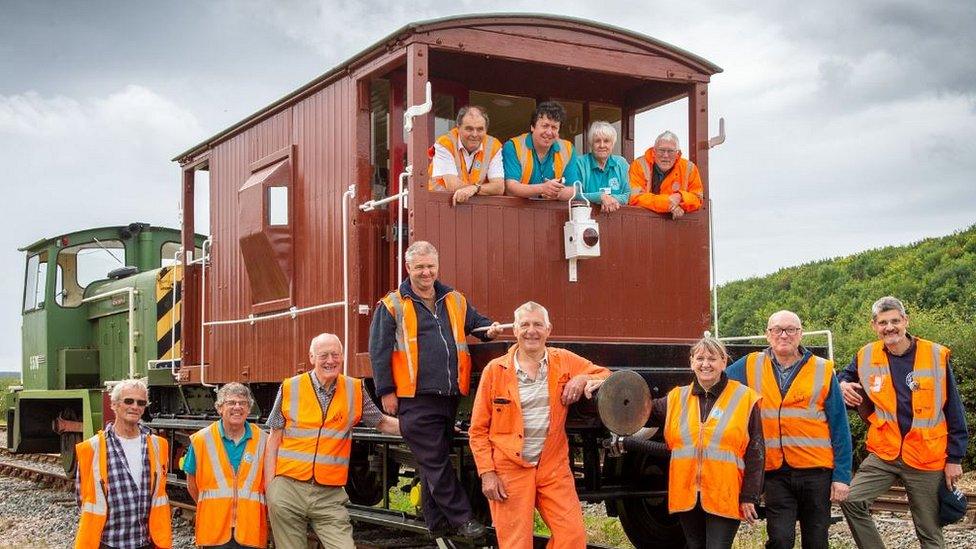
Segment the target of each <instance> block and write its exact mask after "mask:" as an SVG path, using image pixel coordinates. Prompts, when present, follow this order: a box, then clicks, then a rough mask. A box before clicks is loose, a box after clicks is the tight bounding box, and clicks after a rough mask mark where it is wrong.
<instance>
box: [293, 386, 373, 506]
mask: <svg viewBox="0 0 976 549" xmlns="http://www.w3.org/2000/svg"><path fill="white" fill-rule="evenodd" d="M313 375H315V374H314V373H312V372H309V373H307V374H300V375H297V376H295V377H290V378H288V379H286V380H285V381H283V382H282V383H281V414H282V415H283V416H284V417H285V428H284V433H282V435H283V436H282V439H281V446H280V447H279V448H278V461H277V464H276V466H275V475H276V476H277V475H284V476H286V477H291V478H293V479H295V480H301V481H306V480H311V479H313V478H314V480H315V482H316V483H318V484H322V485H325V486H345V485H346V478H347V476H348V473H349V455H350V454H351V453H352V428H353V426H355V425H356V424H357V423H359V420H360V418H361V417H362V415H363V382H362V380H361V379H356V378H352V377H346V376H344V375H341V374H340V375H339V376H338V377H337V378H336V380H335V384H336V389H335V394H334V395H333V396H332V402H331V403H330V404H329V410H328V413H326V414H323V413H322V406H321V405H320V404H319V399H318V396H317V395H316V394H315V387H314V386H313V385H312V377H311V376H313Z"/></svg>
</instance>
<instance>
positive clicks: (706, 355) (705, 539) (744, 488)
mask: <svg viewBox="0 0 976 549" xmlns="http://www.w3.org/2000/svg"><path fill="white" fill-rule="evenodd" d="M690 354H691V369H692V371H693V372H694V373H695V380H694V381H693V382H692V383H691V384H689V385H685V386H683V387H675V388H674V389H672V390H671V391H670V392H669V393H668V395H667V396H666V397H663V398H658V399H655V400H654V402H653V407H652V412H651V420H650V424H651V425H657V426H662V427H663V428H664V441H665V443H666V444H667V446H668V448H669V449H670V450H671V464H670V468H669V472H668V510H669V511H670V512H671V513H673V514H676V515H677V516H678V520H679V521H680V522H681V529H682V530H683V531H684V533H685V539H686V543H687V544H688V545H687V546H688V547H689V548H690V549H695V548H703V549H704V548H708V549H715V548H730V547H732V541H733V540H734V539H735V534H736V532H737V531H738V529H739V523H740V522H741V521H742V520H746V521H747V522H749V523H752V522H753V521H755V520H756V519H757V518H758V517H757V515H756V504H757V503H758V502H759V494H760V493H761V492H762V482H763V470H764V468H765V451H764V441H763V431H762V418H761V416H760V412H759V406H758V403H759V400H760V396H759V395H758V394H757V393H756V392H755V391H753V390H752V389H750V388H749V387H747V386H746V385H743V384H741V383H739V382H738V381H734V380H730V379H729V378H728V377H726V375H725V367H726V365H727V364H728V361H729V357H728V353H727V352H726V349H725V345H724V344H722V342H721V341H719V340H717V339H715V338H712V337H705V338H703V339H701V340H700V341H698V342H697V343H695V345H693V346H692V348H691V353H690Z"/></svg>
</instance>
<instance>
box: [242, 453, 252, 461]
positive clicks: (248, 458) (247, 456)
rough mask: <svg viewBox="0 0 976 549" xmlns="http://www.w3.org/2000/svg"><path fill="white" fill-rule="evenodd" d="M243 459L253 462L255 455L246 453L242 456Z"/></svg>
mask: <svg viewBox="0 0 976 549" xmlns="http://www.w3.org/2000/svg"><path fill="white" fill-rule="evenodd" d="M241 459H243V460H244V461H246V462H247V463H251V462H252V461H254V457H253V456H251V454H244V456H243V457H241Z"/></svg>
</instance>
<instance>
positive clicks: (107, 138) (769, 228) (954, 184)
mask: <svg viewBox="0 0 976 549" xmlns="http://www.w3.org/2000/svg"><path fill="white" fill-rule="evenodd" d="M485 6H486V4H485V3H484V2H472V1H468V0H451V1H433V0H415V1H413V2H402V1H396V2H353V1H336V0H291V1H286V0H283V1H278V2H261V1H257V0H241V1H212V2H191V1H182V2H141V1H128V2H121V1H119V2H99V1H95V0H93V1H88V2H44V1H40V0H34V1H16V0H2V10H0V12H2V16H0V166H3V171H4V173H6V176H5V177H4V183H3V188H4V189H5V190H6V192H8V193H10V195H8V196H7V197H6V198H5V200H4V202H6V203H7V205H8V206H7V207H6V208H4V211H5V213H4V214H3V215H2V216H0V223H2V227H0V277H2V279H3V280H6V281H7V283H6V285H5V289H3V290H0V370H9V369H18V363H19V356H20V355H19V349H20V339H19V338H20V335H19V334H20V316H19V311H20V300H21V291H22V278H23V269H24V259H23V257H22V255H21V254H20V253H19V252H17V251H16V249H17V247H18V246H23V245H25V244H28V243H30V242H33V241H35V240H37V239H39V238H41V237H48V236H53V235H55V234H58V233H62V232H69V231H73V230H77V229H80V228H84V227H90V226H100V225H115V224H125V223H129V222H132V221H146V222H150V223H153V224H160V225H169V226H175V225H176V217H177V210H178V201H179V197H178V184H179V170H178V168H177V166H176V165H175V164H173V163H171V162H170V161H169V159H170V158H172V157H173V156H174V155H175V154H176V153H178V152H180V151H182V150H184V149H186V148H188V147H189V146H190V145H192V144H195V143H196V142H198V141H200V140H202V139H203V138H205V137H207V136H209V135H211V134H214V133H216V132H217V131H219V130H221V129H223V128H225V127H227V126H228V125H230V124H232V123H233V122H236V121H238V120H240V119H241V118H243V117H245V116H247V115H248V114H250V113H252V112H254V111H256V110H257V109H259V108H261V107H263V106H264V105H266V104H268V103H270V102H271V101H273V100H275V99H277V98H279V97H281V96H282V95H284V94H286V93H287V92H289V91H291V90H293V89H295V88H297V87H298V86H300V85H302V84H304V83H306V82H307V81H309V80H311V79H312V78H314V77H315V76H317V75H319V74H321V73H323V72H325V71H327V70H328V69H329V68H330V67H332V66H333V65H335V64H337V63H339V62H341V61H342V60H344V59H346V58H348V57H350V56H352V55H353V54H355V53H356V52H358V51H359V50H361V49H363V48H365V47H366V46H368V45H370V44H372V43H373V42H374V41H375V40H377V39H379V38H382V37H383V36H385V35H387V34H388V33H390V32H391V31H393V30H395V29H397V28H399V27H400V26H402V25H403V24H405V23H408V22H411V21H417V20H423V19H429V18H434V17H442V16H446V15H452V14H460V13H472V12H476V11H479V10H481V9H483V8H484V7H485ZM559 6H560V7H561V8H562V9H564V10H565V11H564V13H565V14H566V15H572V16H575V17H581V18H586V19H593V20H596V21H601V22H604V23H609V24H612V25H617V26H621V27H625V28H629V29H633V30H635V31H637V32H641V33H644V34H647V35H650V36H653V37H655V38H658V39H661V40H664V41H666V42H669V43H671V44H674V45H676V46H679V47H681V48H683V49H686V50H689V51H691V52H693V53H696V54H698V55H700V56H702V57H705V58H706V59H709V60H710V61H712V62H714V63H716V64H717V65H719V66H721V67H722V68H723V69H724V70H725V72H724V73H721V74H719V75H716V76H715V77H714V78H713V80H712V84H711V86H710V92H711V93H710V112H711V115H712V123H711V125H712V127H713V128H716V127H717V123H716V122H717V118H718V117H719V116H724V117H725V118H726V120H727V130H728V141H727V142H726V144H724V145H722V146H721V147H719V148H717V149H715V150H714V151H713V152H712V156H711V185H712V198H713V201H714V203H715V211H714V220H715V240H716V261H717V270H718V276H719V279H720V280H721V281H729V280H735V279H738V278H742V277H748V276H753V275H758V274H764V273H768V272H771V271H774V270H776V269H778V268H780V267H784V266H789V265H794V264H797V263H802V262H805V261H810V260H814V259H821V258H826V257H833V256H838V255H845V254H848V253H852V252H856V251H860V250H864V249H868V248H874V247H878V246H884V245H889V244H902V243H908V242H912V241H915V240H918V239H921V238H924V237H928V236H937V235H943V234H947V233H950V232H952V231H954V230H957V229H961V228H964V227H966V226H968V225H970V224H972V223H974V220H976V181H974V179H976V177H974V174H976V63H974V62H973V59H976V33H974V32H973V29H974V28H976V3H974V2H972V1H971V0H942V1H940V2H916V1H901V0H899V1H888V2H885V1H871V0H859V1H854V2H850V1H846V0H845V1H841V0H826V1H823V2H800V3H797V2H783V1H776V0H751V1H748V2H746V1H741V0H721V1H709V2H687V3H674V2H658V1H653V2H651V1H640V2H638V1H611V0H602V1H600V2H592V1H576V0H565V1H563V2H560V3H559ZM491 7H492V8H495V9H497V10H498V11H527V12H533V11H538V10H539V9H540V8H541V7H543V5H541V4H539V3H538V2H507V1H504V0H499V1H496V2H493V3H492V4H491ZM682 108H683V107H682V106H678V107H677V108H673V109H671V110H670V111H666V112H663V113H661V114H660V115H657V114H655V115H653V116H648V117H645V118H642V119H641V120H640V121H639V125H638V128H637V130H638V132H637V138H638V147H639V148H643V147H644V146H646V145H647V144H648V142H649V141H650V140H651V139H653V136H654V135H656V134H657V133H658V132H659V131H660V129H661V128H662V127H663V126H669V125H674V126H676V128H677V129H678V130H679V132H681V131H682V130H683V129H684V126H683V123H680V122H675V121H676V120H680V114H681V109H682Z"/></svg>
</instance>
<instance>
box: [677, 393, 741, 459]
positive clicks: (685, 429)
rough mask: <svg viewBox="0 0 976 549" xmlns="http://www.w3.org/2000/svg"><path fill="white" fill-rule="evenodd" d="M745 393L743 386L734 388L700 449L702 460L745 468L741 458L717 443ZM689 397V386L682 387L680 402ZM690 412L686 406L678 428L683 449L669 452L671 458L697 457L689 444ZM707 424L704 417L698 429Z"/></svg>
mask: <svg viewBox="0 0 976 549" xmlns="http://www.w3.org/2000/svg"><path fill="white" fill-rule="evenodd" d="M747 391H749V388H748V387H746V386H745V385H739V386H738V387H737V388H736V390H735V392H734V393H733V394H732V398H730V399H729V403H728V405H727V406H726V407H725V408H724V410H723V411H722V418H721V419H720V420H719V421H718V424H717V425H716V426H715V429H714V430H713V431H712V436H711V437H710V438H709V440H708V442H707V443H705V446H704V447H703V448H702V449H701V456H702V458H705V459H711V460H715V461H724V462H727V463H735V464H736V466H737V467H739V468H740V469H742V468H744V467H745V462H743V461H742V458H741V457H739V456H736V455H735V454H733V453H732V452H730V451H728V450H723V449H722V448H720V447H719V444H718V443H719V440H720V439H721V434H722V433H724V432H725V429H726V428H727V427H728V425H729V422H730V421H732V416H733V412H734V410H735V409H736V408H737V407H738V406H739V401H741V400H742V397H744V396H745V395H746V392H747ZM689 396H691V386H690V385H687V386H685V387H682V388H681V400H682V402H687V399H688V397H689ZM714 406H718V402H716V403H715V404H714V405H713V408H712V410H714V409H715V408H714ZM690 411H691V406H686V409H685V410H684V413H682V414H681V420H680V422H679V427H680V430H681V438H682V442H683V447H682V448H679V449H678V450H676V451H675V450H672V452H671V457H672V458H675V457H678V458H692V457H695V456H696V455H698V454H697V452H698V449H697V448H696V447H695V446H694V445H693V444H692V443H691V424H690V422H689V421H688V415H689V413H690ZM699 413H700V412H699ZM710 415H711V412H709V416H710ZM707 422H708V417H706V419H705V421H703V422H701V427H700V428H702V429H704V428H705V423H707Z"/></svg>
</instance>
